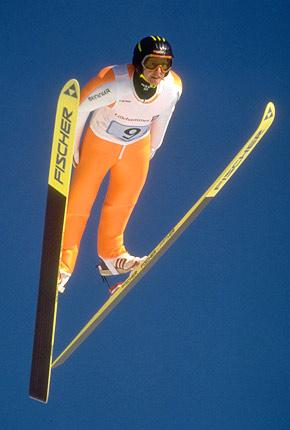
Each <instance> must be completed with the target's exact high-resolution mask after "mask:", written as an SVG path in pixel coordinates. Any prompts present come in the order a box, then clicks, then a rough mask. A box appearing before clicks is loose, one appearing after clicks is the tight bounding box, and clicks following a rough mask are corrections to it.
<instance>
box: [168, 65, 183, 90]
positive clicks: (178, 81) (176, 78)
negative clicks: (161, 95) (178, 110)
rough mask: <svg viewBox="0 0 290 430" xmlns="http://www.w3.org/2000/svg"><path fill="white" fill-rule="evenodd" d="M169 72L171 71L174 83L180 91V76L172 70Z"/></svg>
mask: <svg viewBox="0 0 290 430" xmlns="http://www.w3.org/2000/svg"><path fill="white" fill-rule="evenodd" d="M170 73H171V76H172V78H173V83H174V85H175V86H176V87H177V89H178V91H179V92H180V93H182V80H181V77H180V76H179V75H178V74H177V73H176V72H174V71H173V70H171V72H170Z"/></svg>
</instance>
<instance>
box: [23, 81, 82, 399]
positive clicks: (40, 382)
mask: <svg viewBox="0 0 290 430" xmlns="http://www.w3.org/2000/svg"><path fill="white" fill-rule="evenodd" d="M79 96H80V90H79V84H78V82H77V81H76V80H75V79H71V80H70V81H68V82H67V83H66V84H65V85H64V87H63V88H62V90H61V92H60V95H59V98H58V103H57V111H56V118H55V126H54V134H53V142H52V150H51V159H50V168H49V178H48V193H47V203H46V214H45V223H44V236H43V245H42V258H41V268H40V280H39V290H38V302H37V312H36V322H35V332H34V344H33V353H32V364H31V374H30V386H29V395H30V397H32V398H34V399H36V400H39V401H42V402H47V400H48V395H49V386H50V375H51V363H52V353H53V342H54V333H55V324H56V313H57V297H58V295H57V277H58V266H59V259H60V250H61V243H62V235H63V227H64V220H65V212H66V205H67V197H68V192H69V185H70V177H71V170H72V160H73V147H74V140H75V127H76V122H77V114H78V106H79Z"/></svg>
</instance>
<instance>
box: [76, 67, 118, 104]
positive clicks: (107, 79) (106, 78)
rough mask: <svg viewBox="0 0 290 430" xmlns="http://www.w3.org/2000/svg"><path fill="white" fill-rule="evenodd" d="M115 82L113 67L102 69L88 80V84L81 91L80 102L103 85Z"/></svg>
mask: <svg viewBox="0 0 290 430" xmlns="http://www.w3.org/2000/svg"><path fill="white" fill-rule="evenodd" d="M114 81H115V73H114V66H107V67H104V68H103V69H102V70H101V71H100V72H99V73H98V74H97V75H96V76H94V77H93V78H92V79H90V80H89V82H88V83H87V84H86V85H85V86H84V87H83V88H82V90H81V102H82V101H84V100H85V99H86V98H87V97H88V96H89V95H90V94H92V93H93V92H94V91H95V90H96V89H97V88H100V87H102V86H103V85H108V84H112V83H113V82H114Z"/></svg>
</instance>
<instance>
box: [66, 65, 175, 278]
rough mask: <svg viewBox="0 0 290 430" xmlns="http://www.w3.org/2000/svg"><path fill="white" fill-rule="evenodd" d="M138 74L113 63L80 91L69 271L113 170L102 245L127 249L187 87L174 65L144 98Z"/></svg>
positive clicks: (106, 251)
mask: <svg viewBox="0 0 290 430" xmlns="http://www.w3.org/2000/svg"><path fill="white" fill-rule="evenodd" d="M133 74H134V66H132V65H121V66H109V67H106V68H105V69H103V70H102V71H101V72H100V73H99V74H98V75H97V76H96V77H95V78H93V79H92V80H91V81H89V83H88V84H87V85H86V86H85V87H84V88H83V89H82V91H81V103H80V108H79V115H78V122H77V129H76V140H75V160H77V161H78V160H79V163H78V164H77V166H76V169H75V171H74V175H73V178H72V182H71V187H70V195H69V200H68V208H67V215H66V223H65V231H64V239H63V247H62V255H61V264H62V265H63V266H64V267H65V268H66V269H67V270H68V271H69V272H70V273H72V272H73V270H74V266H75V263H76V259H77V255H78V250H79V247H80V242H81V238H82V235H83V233H84V229H85V227H86V224H87V220H88V218H89V216H90V212H91V208H92V206H93V204H94V201H95V199H96V196H97V193H98V190H99V187H100V185H101V183H102V181H103V179H104V177H105V176H106V174H107V173H108V172H109V173H110V180H109V185H108V190H107V194H106V197H105V200H104V203H103V206H102V210H101V215H100V221H99V226H98V243H97V251H98V254H99V256H100V257H101V258H114V257H117V256H119V255H121V254H122V253H124V252H126V248H125V246H124V240H123V236H124V231H125V228H126V226H127V223H128V221H129V218H130V215H131V213H132V211H133V209H134V206H135V204H136V202H137V200H138V198H139V195H140V193H141V190H142V188H143V185H144V183H145V181H146V177H147V172H148V167H149V162H150V158H152V157H153V156H154V154H155V152H156V150H157V149H158V148H159V147H160V145H161V144H162V141H163V138H164V134H165V132H166V129H167V126H168V123H169V121H170V118H171V115H172V113H173V111H174V108H175V104H176V102H177V101H178V99H179V97H180V95H181V92H182V86H181V80H180V78H179V77H178V75H177V74H176V73H174V72H172V71H171V72H169V74H168V75H167V76H166V77H165V78H164V79H163V80H162V81H161V83H160V84H159V85H158V87H157V90H156V93H155V95H154V96H153V97H151V98H150V99H148V100H142V99H140V98H139V97H138V96H137V93H136V91H135V89H134V84H133ZM90 114H91V116H90V120H89V126H88V127H87V130H86V132H85V134H84V137H83V138H82V134H83V131H84V128H85V124H86V122H87V120H88V117H89V115H90ZM81 141H82V145H80V142H81Z"/></svg>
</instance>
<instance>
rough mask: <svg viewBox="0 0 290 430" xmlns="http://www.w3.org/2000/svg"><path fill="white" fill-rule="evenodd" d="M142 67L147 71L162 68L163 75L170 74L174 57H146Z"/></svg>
mask: <svg viewBox="0 0 290 430" xmlns="http://www.w3.org/2000/svg"><path fill="white" fill-rule="evenodd" d="M141 64H142V66H143V67H145V69H149V70H156V69H157V68H158V67H161V69H162V72H163V73H167V72H169V70H170V69H171V67H172V57H170V56H169V55H164V56H162V57H161V56H160V55H146V57H144V58H143V61H142V63H141Z"/></svg>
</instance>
